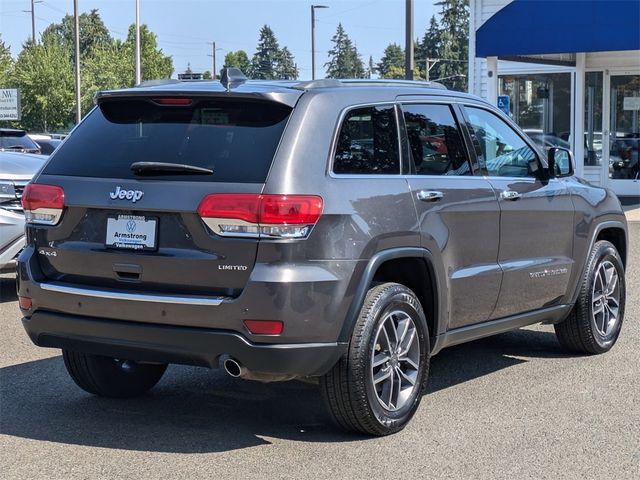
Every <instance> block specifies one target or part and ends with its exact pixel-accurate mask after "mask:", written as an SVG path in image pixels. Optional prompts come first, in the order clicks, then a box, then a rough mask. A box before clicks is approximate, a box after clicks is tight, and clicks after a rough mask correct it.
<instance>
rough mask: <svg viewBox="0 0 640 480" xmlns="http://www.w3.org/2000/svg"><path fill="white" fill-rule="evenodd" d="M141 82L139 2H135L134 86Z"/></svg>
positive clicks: (137, 0) (138, 0)
mask: <svg viewBox="0 0 640 480" xmlns="http://www.w3.org/2000/svg"><path fill="white" fill-rule="evenodd" d="M141 81H142V72H141V68H140V0H136V85H138V84H139V83H140V82H141Z"/></svg>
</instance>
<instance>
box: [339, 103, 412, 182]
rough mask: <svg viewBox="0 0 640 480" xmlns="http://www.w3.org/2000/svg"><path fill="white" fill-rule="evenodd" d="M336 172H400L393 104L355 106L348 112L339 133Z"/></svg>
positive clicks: (379, 173)
mask: <svg viewBox="0 0 640 480" xmlns="http://www.w3.org/2000/svg"><path fill="white" fill-rule="evenodd" d="M333 171H334V173H340V174H351V175H363V174H364V175H385V174H386V175H388V174H399V173H400V155H399V153H398V128H397V124H396V116H395V111H394V108H393V106H391V105H384V106H376V107H363V108H356V109H354V110H351V111H350V112H348V113H347V115H346V116H345V118H344V121H343V122H342V126H341V127H340V133H339V135H338V141H337V145H336V153H335V156H334V161H333Z"/></svg>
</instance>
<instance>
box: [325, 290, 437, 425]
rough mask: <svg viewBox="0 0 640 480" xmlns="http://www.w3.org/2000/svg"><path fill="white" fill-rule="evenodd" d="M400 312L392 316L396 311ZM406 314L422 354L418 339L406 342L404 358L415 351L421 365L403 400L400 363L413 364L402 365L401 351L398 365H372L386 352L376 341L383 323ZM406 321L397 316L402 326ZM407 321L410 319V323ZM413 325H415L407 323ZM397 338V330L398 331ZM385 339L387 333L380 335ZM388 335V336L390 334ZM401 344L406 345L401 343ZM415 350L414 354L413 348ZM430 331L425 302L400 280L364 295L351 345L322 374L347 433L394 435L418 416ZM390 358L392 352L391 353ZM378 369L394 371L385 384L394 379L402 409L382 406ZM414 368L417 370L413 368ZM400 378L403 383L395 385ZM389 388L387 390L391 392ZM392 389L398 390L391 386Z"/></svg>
mask: <svg viewBox="0 0 640 480" xmlns="http://www.w3.org/2000/svg"><path fill="white" fill-rule="evenodd" d="M395 312H397V314H395V315H393V316H391V315H390V314H391V313H395ZM398 317H399V318H401V319H402V321H403V322H406V320H407V318H410V319H411V321H412V324H413V325H414V329H413V330H412V331H413V332H415V335H414V337H415V338H417V345H419V352H416V350H415V345H416V342H415V341H413V340H412V338H413V337H412V338H410V339H407V340H406V343H405V344H404V345H405V346H406V349H407V353H406V354H403V355H405V358H406V357H408V356H409V355H413V359H414V360H417V359H418V358H419V362H414V363H417V365H418V368H417V370H415V369H413V367H411V368H410V370H412V373H411V374H410V376H411V377H412V378H413V379H414V383H413V386H411V385H412V384H405V385H406V388H408V389H410V390H409V391H410V394H407V395H406V398H405V399H404V400H400V398H399V396H398V393H397V392H399V391H402V390H401V389H402V384H403V381H404V382H406V381H407V379H408V377H401V376H400V373H398V374H397V376H394V375H396V374H395V373H394V372H396V371H397V370H395V368H396V367H398V368H400V366H401V365H405V367H406V366H408V365H409V364H408V363H401V362H402V360H399V358H400V356H399V355H394V356H393V358H394V359H395V360H393V361H394V362H395V363H393V364H391V363H390V362H391V360H390V361H388V362H386V363H385V364H384V365H382V366H379V367H373V355H375V354H374V350H375V352H379V353H380V354H383V353H384V352H383V351H382V347H381V344H380V343H376V339H377V338H378V335H379V334H381V332H382V329H383V323H384V324H385V325H390V324H389V323H388V321H389V319H391V321H392V322H394V324H396V323H395V322H396V320H395V319H396V318H398ZM400 321H401V320H397V322H398V323H397V325H399V324H400ZM405 324H406V323H405ZM408 328H410V327H408ZM394 335H396V338H398V337H397V332H396V333H394ZM381 338H382V337H381ZM387 338H389V337H387ZM397 345H399V347H398V348H401V347H403V344H402V342H398V343H397ZM410 348H411V352H410V353H409V349H410ZM429 355H430V345H429V332H428V328H427V322H426V319H425V315H424V311H423V309H422V306H421V305H420V301H419V300H418V299H417V298H416V296H415V294H414V293H413V292H412V291H411V290H409V289H408V288H407V287H405V286H404V285H400V284H397V283H384V284H380V285H376V286H374V287H372V288H371V289H370V290H369V292H368V293H367V296H366V298H365V302H364V305H363V307H362V310H361V311H360V315H359V316H358V319H357V321H356V325H355V327H354V330H353V334H352V335H351V340H350V343H349V348H348V350H347V352H346V353H345V354H344V355H343V356H342V358H341V359H340V360H339V361H338V363H337V364H336V365H335V366H334V367H333V369H332V370H330V371H329V372H328V373H327V374H326V375H324V376H323V377H321V378H320V390H321V392H322V396H323V399H324V401H325V404H326V405H327V408H328V411H329V414H330V416H331V418H332V420H333V421H334V423H335V424H336V425H338V426H339V427H340V428H342V429H343V430H346V431H350V432H359V433H364V434H368V435H376V436H382V435H389V434H391V433H395V432H398V431H400V430H402V429H403V428H404V427H405V425H406V424H407V423H408V422H409V420H410V419H411V417H412V416H413V414H414V413H415V412H416V410H417V409H418V405H419V404H420V400H421V398H422V395H423V393H424V388H425V384H426V380H427V375H428V371H429ZM389 358H391V356H389ZM373 368H378V369H379V370H378V373H380V372H382V369H384V368H386V369H387V370H386V371H387V372H391V375H390V380H386V381H385V382H384V383H382V385H383V386H384V384H385V383H386V384H388V382H389V381H390V382H391V385H392V386H393V385H396V387H397V390H396V396H398V400H397V402H396V403H397V405H398V408H397V409H393V408H391V409H389V408H386V407H385V406H383V401H382V399H379V395H382V393H384V391H383V392H382V393H378V392H377V390H378V389H381V388H383V387H381V383H378V384H377V387H376V386H374V379H373V375H374V373H373ZM414 370H415V371H414ZM394 379H398V380H399V382H400V384H399V385H398V384H395V383H394V382H395V380H394ZM388 391H389V389H387V392H388ZM391 392H393V389H392V388H391ZM388 398H389V401H388V405H391V406H392V407H393V405H392V401H391V399H392V393H389V397H388Z"/></svg>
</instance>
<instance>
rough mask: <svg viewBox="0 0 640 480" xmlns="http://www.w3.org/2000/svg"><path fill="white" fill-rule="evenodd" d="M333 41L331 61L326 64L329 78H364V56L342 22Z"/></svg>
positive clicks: (330, 51)
mask: <svg viewBox="0 0 640 480" xmlns="http://www.w3.org/2000/svg"><path fill="white" fill-rule="evenodd" d="M331 42H332V43H333V48H332V49H331V50H329V61H328V62H327V63H325V64H324V67H325V68H326V69H327V78H364V77H365V70H364V64H363V63H362V58H361V57H360V54H359V53H358V49H357V48H356V46H355V45H354V44H353V42H352V41H351V39H350V38H349V36H348V35H347V33H346V32H345V31H344V28H343V26H342V24H341V23H339V24H338V28H337V29H336V33H335V35H334V36H333V37H332V38H331Z"/></svg>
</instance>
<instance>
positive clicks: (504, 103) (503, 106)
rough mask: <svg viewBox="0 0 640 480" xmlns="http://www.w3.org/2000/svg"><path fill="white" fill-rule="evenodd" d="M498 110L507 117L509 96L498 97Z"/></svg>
mask: <svg viewBox="0 0 640 480" xmlns="http://www.w3.org/2000/svg"><path fill="white" fill-rule="evenodd" d="M498 108H499V109H500V110H502V111H503V112H504V113H505V114H506V115H509V95H499V96H498Z"/></svg>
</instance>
